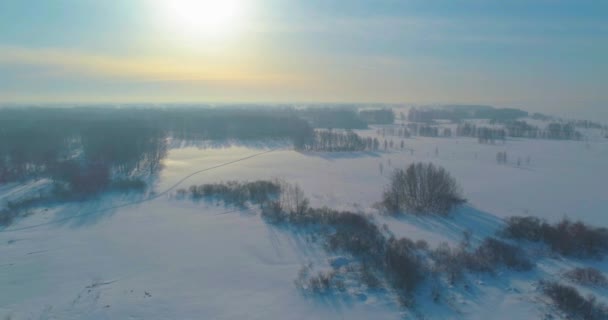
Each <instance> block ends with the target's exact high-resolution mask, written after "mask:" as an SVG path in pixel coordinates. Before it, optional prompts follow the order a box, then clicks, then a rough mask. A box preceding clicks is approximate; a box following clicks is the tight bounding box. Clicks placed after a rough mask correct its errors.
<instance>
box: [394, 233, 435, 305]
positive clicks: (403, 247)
mask: <svg viewBox="0 0 608 320" xmlns="http://www.w3.org/2000/svg"><path fill="white" fill-rule="evenodd" d="M384 265H385V268H386V270H387V271H388V272H387V273H388V278H389V279H390V280H391V284H392V285H393V286H394V287H395V288H397V289H400V290H403V291H404V292H405V293H411V292H413V291H414V289H416V287H417V286H418V284H419V283H420V282H422V280H423V279H424V276H425V273H426V270H428V268H427V267H426V266H425V265H424V262H423V260H422V258H421V257H420V256H419V254H418V252H417V250H416V244H415V243H414V242H413V241H411V240H409V239H407V238H402V239H395V238H392V237H391V238H390V239H389V240H388V242H387V246H386V253H385V256H384Z"/></svg>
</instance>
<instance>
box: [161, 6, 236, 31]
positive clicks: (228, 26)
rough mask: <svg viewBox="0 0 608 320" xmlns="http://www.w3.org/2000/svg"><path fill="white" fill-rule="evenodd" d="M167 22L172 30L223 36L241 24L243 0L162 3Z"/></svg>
mask: <svg viewBox="0 0 608 320" xmlns="http://www.w3.org/2000/svg"><path fill="white" fill-rule="evenodd" d="M163 3H164V5H163V11H164V15H165V17H166V19H167V22H168V23H169V24H170V25H171V26H172V28H173V29H175V31H177V32H180V33H182V34H188V35H194V36H222V35H227V34H229V33H231V32H233V31H235V30H236V29H237V28H238V27H239V26H240V24H241V21H240V20H241V18H242V13H243V11H244V6H245V3H244V1H243V0H168V1H163Z"/></svg>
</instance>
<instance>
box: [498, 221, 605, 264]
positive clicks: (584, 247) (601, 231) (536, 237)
mask: <svg viewBox="0 0 608 320" xmlns="http://www.w3.org/2000/svg"><path fill="white" fill-rule="evenodd" d="M502 234H503V235H504V236H505V237H508V238H512V239H523V240H528V241H535V242H539V241H542V242H544V243H546V244H548V245H549V246H550V247H551V249H552V250H553V251H555V252H558V253H560V254H563V255H566V256H577V257H597V256H601V255H603V254H605V253H606V252H607V251H608V229H606V228H594V227H591V226H588V225H586V224H584V223H582V222H580V221H578V222H572V221H570V220H568V219H563V220H562V221H560V222H558V223H557V224H554V225H551V224H549V223H547V222H545V221H543V220H540V219H538V218H534V217H512V218H509V219H507V226H506V227H505V229H504V230H503V232H502Z"/></svg>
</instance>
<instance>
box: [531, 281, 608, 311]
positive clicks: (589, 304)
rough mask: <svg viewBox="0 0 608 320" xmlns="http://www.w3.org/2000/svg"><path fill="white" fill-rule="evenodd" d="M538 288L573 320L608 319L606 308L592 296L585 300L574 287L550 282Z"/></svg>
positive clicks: (607, 308) (545, 282)
mask: <svg viewBox="0 0 608 320" xmlns="http://www.w3.org/2000/svg"><path fill="white" fill-rule="evenodd" d="M540 288H541V290H542V292H543V293H544V294H545V295H546V296H547V297H549V298H550V299H551V300H552V301H553V303H554V304H555V306H556V307H557V308H559V309H560V310H562V311H563V312H565V313H566V314H567V315H568V316H569V317H571V318H573V319H583V320H596V319H597V320H600V319H601V320H603V319H607V318H608V307H606V305H604V304H602V303H599V302H597V301H596V298H595V296H593V295H589V296H588V297H587V298H585V297H583V296H582V295H581V294H580V293H579V292H578V290H576V289H575V288H574V287H570V286H565V285H562V284H559V283H557V282H551V281H543V282H541V283H540Z"/></svg>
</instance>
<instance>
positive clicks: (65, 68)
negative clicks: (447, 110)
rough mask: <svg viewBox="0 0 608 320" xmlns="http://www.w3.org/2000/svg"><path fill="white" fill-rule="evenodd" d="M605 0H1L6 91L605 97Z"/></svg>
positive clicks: (402, 98)
mask: <svg viewBox="0 0 608 320" xmlns="http://www.w3.org/2000/svg"><path fill="white" fill-rule="evenodd" d="M607 57H608V1H604V0H570V1H565V0H509V1H505V0H366V1H363V0H341V1H336V0H306V1H303V0H302V1H296V0H217V1H213V0H198V1H197V0H166V1H162V0H129V1H124V0H52V1H43V0H2V1H0V101H2V102H396V103H401V102H407V103H485V104H495V105H502V106H513V107H524V108H526V107H529V108H530V109H535V108H536V109H539V108H541V109H546V108H555V109H556V110H557V109H559V110H570V111H572V110H575V109H577V108H594V110H605V109H603V108H604V107H606V108H608V90H607V89H608V58H607Z"/></svg>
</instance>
